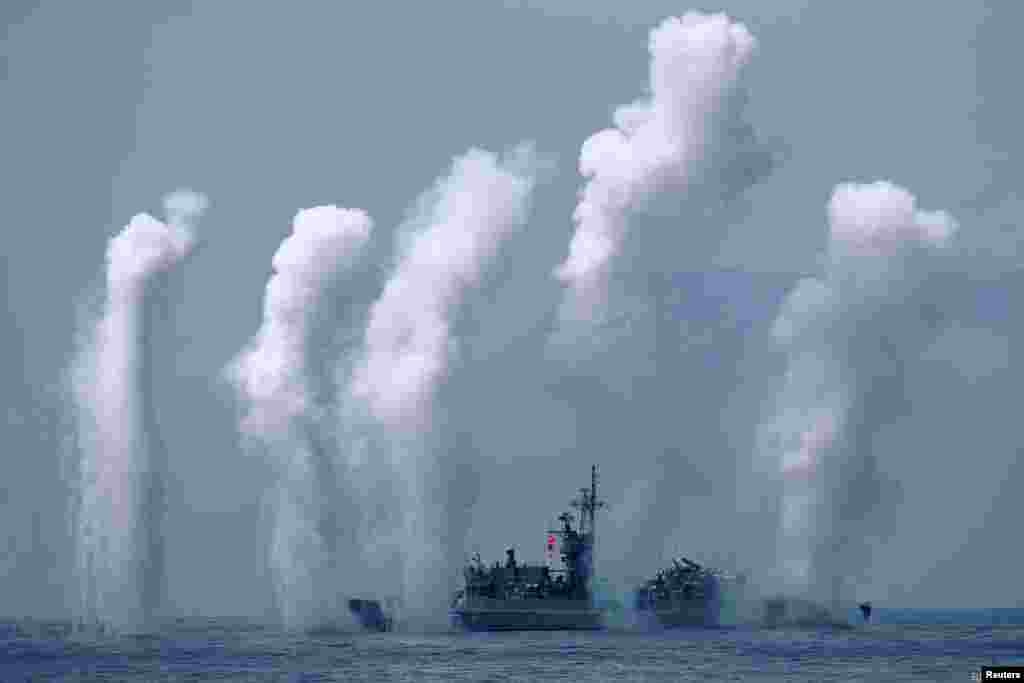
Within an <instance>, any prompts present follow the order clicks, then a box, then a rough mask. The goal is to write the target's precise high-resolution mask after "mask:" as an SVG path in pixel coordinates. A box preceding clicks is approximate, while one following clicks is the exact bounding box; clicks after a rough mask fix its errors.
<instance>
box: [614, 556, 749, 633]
mask: <svg viewBox="0 0 1024 683" xmlns="http://www.w3.org/2000/svg"><path fill="white" fill-rule="evenodd" d="M745 584H746V578H745V577H744V576H743V575H742V574H740V575H738V576H733V575H731V574H728V573H726V572H724V571H722V570H719V569H713V568H710V567H704V566H702V565H700V564H698V563H696V562H693V561H692V560H688V559H686V558H685V557H681V558H679V559H674V560H672V565H671V566H670V567H667V568H665V569H662V570H661V571H659V572H658V573H657V574H656V575H655V576H654V578H652V579H650V580H648V581H645V582H644V583H642V584H641V585H639V586H637V587H636V588H635V589H634V591H633V609H634V610H635V612H636V614H637V615H638V617H639V618H641V620H642V621H643V622H644V623H646V625H647V626H649V627H661V628H678V627H715V626H720V625H723V623H725V622H728V621H732V620H733V619H734V618H735V617H734V614H733V613H734V612H735V609H734V603H735V601H736V600H737V599H738V597H739V594H740V593H741V592H742V590H743V588H744V586H745Z"/></svg>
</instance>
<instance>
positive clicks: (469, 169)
mask: <svg viewBox="0 0 1024 683" xmlns="http://www.w3.org/2000/svg"><path fill="white" fill-rule="evenodd" d="M534 169H535V161H534V155H533V152H532V150H531V149H530V148H529V147H525V146H524V147H520V148H518V149H517V150H516V151H515V152H514V153H513V154H512V155H511V156H509V157H508V158H506V159H499V158H498V157H497V156H496V155H494V154H492V153H490V152H486V151H483V150H479V149H471V150H470V151H469V152H467V153H466V154H465V155H463V156H461V157H458V158H456V159H455V161H454V163H453V165H452V169H451V172H450V173H449V174H448V175H447V176H446V177H445V178H443V179H442V180H440V181H439V182H438V184H437V186H436V187H435V188H434V190H433V192H432V193H430V194H429V195H427V196H426V197H424V198H423V199H422V200H421V201H420V202H419V206H418V210H417V212H416V213H415V215H414V216H413V217H412V218H411V219H410V220H409V221H408V222H407V223H406V224H405V225H404V226H402V227H401V228H400V229H399V249H398V252H399V253H398V263H397V265H396V267H395V270H394V272H393V273H392V275H391V277H390V279H389V280H388V281H387V283H386V284H385V286H384V290H383V292H382V293H381V295H380V297H379V298H378V299H377V301H376V302H375V303H374V304H373V306H372V308H371V310H370V317H369V322H368V324H367V327H366V334H365V338H364V345H363V349H362V352H361V354H360V355H359V358H358V361H357V363H356V365H355V368H354V370H353V373H352V377H351V383H350V387H349V392H350V396H351V397H352V398H353V399H355V400H356V401H357V402H359V403H360V404H361V405H364V406H365V407H366V409H367V412H368V414H369V416H370V418H371V419H372V421H373V422H374V423H375V424H377V425H379V426H380V427H382V428H383V429H382V430H380V432H381V434H383V438H384V440H385V441H386V442H387V444H388V445H387V449H388V450H389V451H390V453H391V456H392V463H390V465H391V466H393V467H394V469H395V472H396V474H397V477H398V480H399V482H398V485H399V490H400V491H401V493H400V498H401V502H400V504H401V508H402V514H403V518H402V520H401V521H400V522H399V524H400V526H401V529H400V530H399V533H398V536H397V538H399V539H401V540H400V543H401V548H402V551H401V553H402V556H403V562H404V567H403V573H404V581H403V583H404V591H405V596H404V598H405V603H406V609H407V614H408V616H409V617H410V618H412V619H425V620H432V619H435V618H436V617H437V616H438V614H439V613H440V610H441V609H442V608H443V606H444V601H445V600H446V599H447V596H448V588H449V586H448V583H449V582H450V581H449V574H450V573H451V571H450V569H451V567H449V566H448V563H450V562H452V553H451V552H450V550H451V548H452V547H454V546H461V544H462V542H463V539H461V538H454V537H452V536H451V535H450V534H448V529H447V526H449V524H448V522H446V520H447V519H448V515H447V513H446V506H449V505H452V504H455V503H454V502H453V500H454V499H455V498H459V497H460V496H462V494H463V493H465V492H463V491H462V490H461V488H462V487H463V486H466V485H467V484H468V485H470V486H471V485H472V482H471V481H470V482H466V481H464V480H465V477H463V478H456V480H449V478H448V477H439V476H438V473H439V472H442V471H444V472H447V471H449V470H451V471H453V472H454V471H458V469H459V468H458V467H452V466H451V463H446V462H445V458H446V455H445V454H444V453H442V452H441V450H440V449H439V448H438V445H439V443H440V441H439V440H438V438H437V434H436V433H433V431H432V428H433V427H434V426H435V425H434V423H433V420H434V419H435V417H436V405H435V402H436V396H437V393H438V391H439V389H440V388H441V386H442V384H443V383H444V381H445V379H446V378H447V376H448V375H449V372H450V370H451V367H450V366H451V362H452V359H453V357H454V352H455V351H456V345H455V341H456V338H455V334H454V330H455V327H456V325H457V322H458V316H459V312H460V308H461V305H462V303H463V299H464V297H465V296H466V294H467V291H469V290H470V289H472V288H474V287H476V286H477V285H479V284H480V282H481V279H482V277H483V276H484V272H485V270H486V268H487V267H488V265H490V264H491V263H492V262H493V261H494V260H495V258H496V256H497V253H498V250H499V247H500V246H501V244H502V242H504V241H505V240H506V239H507V238H508V237H509V236H510V235H511V234H512V233H513V232H514V231H515V230H516V229H517V228H519V227H521V226H522V225H523V224H524V223H525V221H526V216H527V210H528V201H529V198H530V194H531V191H532V189H533V186H534V174H535V170H534ZM470 479H471V478H470ZM471 497H472V494H470V498H471ZM457 559H458V560H459V561H461V559H462V558H461V553H458V555H457Z"/></svg>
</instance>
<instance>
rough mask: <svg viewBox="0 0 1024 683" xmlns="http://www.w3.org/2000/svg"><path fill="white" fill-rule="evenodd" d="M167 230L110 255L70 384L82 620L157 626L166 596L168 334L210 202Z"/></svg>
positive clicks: (137, 229) (200, 202) (184, 213)
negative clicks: (162, 384) (178, 279)
mask: <svg viewBox="0 0 1024 683" xmlns="http://www.w3.org/2000/svg"><path fill="white" fill-rule="evenodd" d="M164 207H165V211H166V214H167V221H166V222H161V221H158V220H157V219H155V218H153V217H152V216H149V215H147V214H139V215H137V216H135V217H134V218H132V220H131V222H130V223H129V224H128V226H127V227H126V228H125V229H124V230H123V231H122V232H121V233H120V234H118V235H117V236H116V237H114V238H113V239H111V240H110V243H109V245H108V248H107V268H106V291H105V299H104V303H103V310H102V313H101V316H100V318H99V319H98V320H94V321H92V322H90V323H89V326H88V329H87V331H85V333H84V334H83V342H82V343H83V346H82V348H81V350H80V352H79V354H78V356H77V357H76V359H75V361H74V364H73V365H72V367H71V368H70V371H69V374H68V379H69V381H70V384H71V386H70V390H71V394H72V397H73V402H74V411H75V416H76V433H77V437H78V440H77V445H78V452H79V454H80V461H79V464H78V480H77V482H76V491H75V494H76V495H75V500H74V507H73V510H74V513H73V514H74V526H75V533H76V565H75V572H76V575H77V579H78V584H79V598H80V602H79V605H78V609H77V616H78V619H79V620H80V621H84V622H90V623H92V622H98V623H101V624H103V625H105V626H110V627H113V628H117V629H127V630H130V629H145V628H148V627H150V626H151V625H152V622H153V619H154V618H156V617H159V616H160V613H161V610H162V609H163V607H164V594H165V589H166V576H165V571H166V570H165V561H166V558H165V551H164V526H163V520H164V510H165V504H166V503H165V478H166V473H167V468H168V465H169V463H168V458H169V454H168V452H167V449H166V445H165V443H164V440H163V435H162V434H161V432H160V425H159V421H158V418H157V414H156V408H155V405H154V401H155V396H156V394H157V392H158V391H159V388H158V387H157V386H156V385H155V383H154V376H155V373H156V367H157V365H158V364H159V363H160V362H161V360H162V359H161V358H160V356H159V355H158V353H157V350H158V349H159V342H160V338H161V336H165V335H167V334H169V333H170V332H171V331H173V330H174V327H175V320H174V317H173V306H172V304H171V302H170V301H169V300H168V297H169V296H173V295H174V292H173V290H172V289H171V286H172V280H173V278H174V275H175V274H176V271H177V270H178V269H180V267H181V264H182V263H183V262H184V260H185V259H186V258H187V257H188V256H189V254H190V253H191V252H192V250H193V249H194V247H195V244H196V236H195V232H194V230H195V224H196V221H197V219H198V218H199V216H200V215H201V213H202V212H203V210H204V209H205V208H206V199H205V198H204V197H203V196H202V195H198V194H195V193H191V192H185V191H182V192H177V193H174V194H172V195H169V196H168V197H167V198H166V199H165V200H164Z"/></svg>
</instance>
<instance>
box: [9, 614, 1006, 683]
mask: <svg viewBox="0 0 1024 683" xmlns="http://www.w3.org/2000/svg"><path fill="white" fill-rule="evenodd" d="M993 664H1024V610H1022V609H1005V610H887V609H884V608H876V609H875V612H874V614H873V623H870V624H866V625H861V626H858V627H856V628H853V629H843V630H836V629H831V628H821V629H814V628H805V629H788V628H786V629H747V628H723V629H714V630H707V629H694V630H682V631H673V632H667V633H661V634H641V633H632V632H625V631H617V630H610V631H605V632H596V633H568V632H554V633H494V634H447V633H444V634H425V635H414V634H400V633H382V634H362V633H360V634H354V633H336V634H330V635H316V636H307V635H301V634H290V633H285V632H282V631H280V630H278V629H276V628H273V627H270V626H267V625H261V624H255V623H250V622H247V621H244V620H232V619H198V618H193V619H181V620H176V621H172V622H169V623H168V624H166V625H165V627H164V628H163V629H162V630H161V631H160V632H159V633H157V634H153V635H149V636H114V635H103V634H100V633H97V632H91V633H87V632H75V631H74V630H72V629H71V627H70V625H69V624H64V623H53V622H29V621H20V622H2V623H0V681H3V682H4V683H7V682H8V681H12V682H13V681H93V680H105V681H139V682H142V681H145V682H150V681H179V680H189V681H205V680H210V681H214V680H216V681H687V680H701V681H704V680H735V681H747V680H755V681H872V682H875V681H970V680H971V674H972V673H974V672H977V671H980V667H981V666H982V665H993Z"/></svg>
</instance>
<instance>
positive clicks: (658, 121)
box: [555, 12, 755, 320]
mask: <svg viewBox="0 0 1024 683" xmlns="http://www.w3.org/2000/svg"><path fill="white" fill-rule="evenodd" d="M754 47H755V40H754V38H753V36H752V35H751V34H750V32H749V31H748V30H747V28H746V27H745V26H744V25H743V24H739V23H734V22H732V21H731V20H730V19H729V17H727V16H725V15H724V14H711V15H708V14H702V13H699V12H688V13H686V14H684V15H683V16H682V17H671V18H668V19H666V20H665V21H663V22H662V23H661V25H660V26H658V27H657V28H655V29H654V30H653V31H651V35H650V51H651V65H650V89H651V94H650V96H649V97H648V98H645V99H643V100H639V101H636V102H634V103H632V104H630V105H626V106H624V107H620V108H618V109H617V110H616V111H615V116H614V118H615V127H614V128H607V129H605V130H602V131H599V132H597V133H595V134H594V135H592V136H591V137H590V138H588V139H587V141H586V142H584V143H583V147H582V149H581V150H580V162H579V168H580V173H581V174H582V175H583V176H584V177H586V178H589V180H588V182H587V184H586V185H585V186H584V188H583V190H582V192H581V195H580V201H579V204H578V205H577V207H576V211H575V213H574V214H573V219H574V220H575V222H576V231H575V234H574V235H573V237H572V241H571V243H570V245H569V256H568V258H567V259H566V260H565V262H564V263H562V264H561V265H560V266H559V267H558V268H557V270H556V272H555V274H556V276H557V277H558V279H559V280H561V281H562V282H563V283H565V285H566V286H567V287H568V291H567V292H566V300H565V302H564V304H563V310H562V318H563V320H589V319H592V318H593V317H595V316H596V315H600V313H601V307H602V306H603V304H604V303H605V299H606V294H607V292H606V289H607V285H608V276H609V272H610V269H611V262H612V260H613V259H614V257H615V256H616V255H617V254H618V253H619V251H620V250H621V247H622V243H623V241H624V239H625V236H626V230H627V224H628V220H629V215H630V212H632V211H634V210H635V209H637V208H638V207H639V206H641V205H642V204H643V203H644V202H645V201H648V200H650V199H651V198H652V197H653V196H654V195H655V194H657V193H659V192H665V191H668V190H673V189H675V190H682V189H685V188H686V186H687V184H688V182H689V180H690V178H691V175H692V174H693V172H694V170H695V165H696V164H697V162H699V161H700V160H701V159H702V156H703V154H704V147H705V145H706V143H707V141H708V137H709V134H710V127H711V125H712V122H713V121H712V116H713V115H714V114H715V113H716V112H717V111H718V110H719V108H720V107H721V105H722V103H723V98H724V97H725V96H726V95H727V94H728V93H729V92H730V91H731V89H732V88H733V86H734V85H735V83H736V81H737V78H738V76H739V73H740V70H741V69H742V68H743V66H744V65H745V64H746V63H747V62H748V61H749V59H750V56H751V54H752V53H753V51H754Z"/></svg>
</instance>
